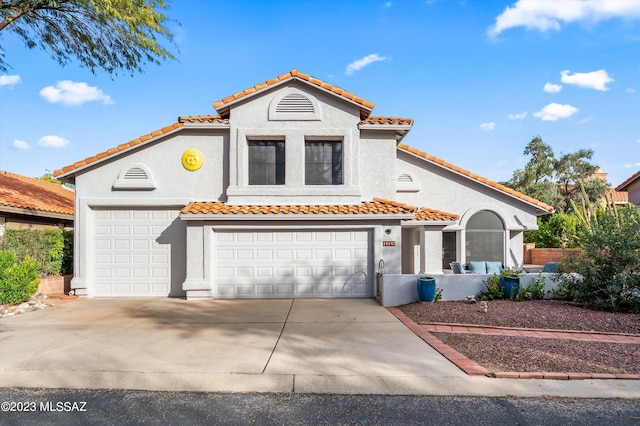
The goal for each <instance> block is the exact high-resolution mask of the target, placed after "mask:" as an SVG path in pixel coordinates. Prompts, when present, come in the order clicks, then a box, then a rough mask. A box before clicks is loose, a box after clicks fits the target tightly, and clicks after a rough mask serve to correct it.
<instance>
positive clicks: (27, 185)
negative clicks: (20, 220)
mask: <svg viewBox="0 0 640 426" xmlns="http://www.w3.org/2000/svg"><path fill="white" fill-rule="evenodd" d="M3 205H4V206H8V207H16V208H21V209H28V210H36V211H41V212H49V213H59V214H66V215H73V211H74V192H73V190H71V189H66V188H63V187H62V185H58V184H55V183H51V182H46V181H44V180H41V179H34V178H29V177H26V176H21V175H18V174H15V173H11V172H6V171H0V206H3Z"/></svg>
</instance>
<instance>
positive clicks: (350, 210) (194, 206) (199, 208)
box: [180, 198, 458, 221]
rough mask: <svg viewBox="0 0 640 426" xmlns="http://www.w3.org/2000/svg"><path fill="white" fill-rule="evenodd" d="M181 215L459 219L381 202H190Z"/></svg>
mask: <svg viewBox="0 0 640 426" xmlns="http://www.w3.org/2000/svg"><path fill="white" fill-rule="evenodd" d="M180 213H182V214H224V215H226V214H413V217H414V219H416V220H426V221H454V220H457V219H458V215H455V214H451V213H446V212H442V211H439V210H433V209H428V208H424V207H422V208H418V207H414V206H409V205H407V204H403V203H398V202H395V201H390V200H385V199H383V198H374V200H373V201H363V202H362V203H360V204H355V205H293V206H289V205H282V206H280V205H272V206H266V205H263V206H260V205H227V204H225V203H223V202H220V201H203V202H200V201H199V202H193V203H190V204H188V205H187V206H185V207H184V208H183V209H182V210H181V211H180Z"/></svg>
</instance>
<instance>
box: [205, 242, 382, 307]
mask: <svg viewBox="0 0 640 426" xmlns="http://www.w3.org/2000/svg"><path fill="white" fill-rule="evenodd" d="M214 240H215V249H214V250H215V260H214V269H215V283H216V290H217V291H216V297H221V298H225V297H226V298H235V297H247V298H251V297H255V298H266V297H371V296H372V295H373V280H372V273H371V271H370V269H371V250H370V241H371V236H370V231H366V230H340V231H328V230H313V231H282V230H272V231H262V230H261V231H218V232H215V238H214Z"/></svg>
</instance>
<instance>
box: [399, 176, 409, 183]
mask: <svg viewBox="0 0 640 426" xmlns="http://www.w3.org/2000/svg"><path fill="white" fill-rule="evenodd" d="M412 182H413V178H412V177H411V176H409V175H408V174H401V175H400V176H398V183H412Z"/></svg>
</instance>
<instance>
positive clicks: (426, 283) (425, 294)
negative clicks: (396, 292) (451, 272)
mask: <svg viewBox="0 0 640 426" xmlns="http://www.w3.org/2000/svg"><path fill="white" fill-rule="evenodd" d="M435 298H436V279H435V278H433V277H420V278H418V299H419V300H420V301H421V302H433V300H434V299H435Z"/></svg>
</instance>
